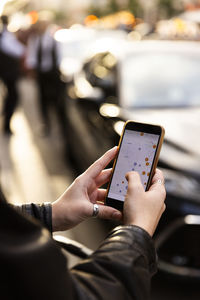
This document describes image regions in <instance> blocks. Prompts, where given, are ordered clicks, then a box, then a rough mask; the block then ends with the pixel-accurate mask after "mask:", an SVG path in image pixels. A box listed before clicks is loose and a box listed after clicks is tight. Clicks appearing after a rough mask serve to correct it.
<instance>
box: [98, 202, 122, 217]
mask: <svg viewBox="0 0 200 300" xmlns="http://www.w3.org/2000/svg"><path fill="white" fill-rule="evenodd" d="M98 205H99V213H98V215H97V217H98V218H100V219H111V220H116V221H120V220H121V219H122V213H121V212H120V211H119V210H117V209H115V208H112V207H110V206H105V205H103V204H98Z"/></svg>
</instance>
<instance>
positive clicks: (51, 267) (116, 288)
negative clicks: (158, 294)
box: [0, 197, 156, 300]
mask: <svg viewBox="0 0 200 300" xmlns="http://www.w3.org/2000/svg"><path fill="white" fill-rule="evenodd" d="M27 207H28V212H29V214H32V216H36V217H37V218H38V219H40V220H41V221H42V222H43V223H44V225H46V226H47V227H48V228H49V229H51V206H50V205H48V204H47V205H43V206H42V207H41V206H38V205H34V204H32V205H30V206H26V207H23V208H21V210H23V211H27ZM155 262H156V254H155V249H154V245H153V242H152V239H151V237H150V236H149V235H148V234H147V233H146V232H145V231H144V230H142V229H141V228H139V227H137V226H119V227H117V228H115V229H114V230H113V231H112V232H111V233H110V234H109V235H108V236H107V238H105V240H104V241H103V242H102V244H101V245H100V246H99V248H98V249H97V250H96V251H95V252H94V253H93V254H92V255H91V256H90V257H89V258H88V259H85V260H82V261H81V263H79V264H77V265H76V266H75V267H74V268H72V269H71V270H68V269H67V268H66V263H67V262H66V257H65V256H64V255H63V253H62V251H61V249H60V247H59V246H58V245H57V244H56V243H55V242H54V241H53V239H52V237H51V234H50V233H49V231H48V230H47V229H45V228H44V227H43V226H42V225H41V223H39V222H37V221H35V220H31V219H30V217H26V216H24V215H23V214H21V213H19V212H18V211H16V209H13V208H12V207H11V206H10V205H8V204H7V203H6V201H4V199H3V197H1V198H0V274H1V275H0V298H1V299H2V300H8V299H9V300H11V299H15V300H16V299H20V300H24V299H27V300H31V299H34V300H64V299H69V300H71V299H73V300H76V299H77V300H78V299H79V300H86V299H87V300H93V299H94V300H97V299H98V300H107V299H108V300H111V299H113V300H123V299H124V300H129V299H138V300H139V299H140V300H147V299H149V295H150V280H151V276H152V274H153V273H154V272H155V270H156V264H155Z"/></svg>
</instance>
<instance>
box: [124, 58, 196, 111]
mask: <svg viewBox="0 0 200 300" xmlns="http://www.w3.org/2000/svg"><path fill="white" fill-rule="evenodd" d="M199 95H200V56H197V55H189V54H186V53H156V54H154V53H149V54H137V55H136V54H135V55H131V56H127V57H126V58H125V59H124V60H123V62H122V63H121V68H120V105H121V106H123V107H127V108H131V107H184V106H196V105H199V104H200V96H199Z"/></svg>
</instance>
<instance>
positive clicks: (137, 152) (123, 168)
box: [105, 121, 165, 210]
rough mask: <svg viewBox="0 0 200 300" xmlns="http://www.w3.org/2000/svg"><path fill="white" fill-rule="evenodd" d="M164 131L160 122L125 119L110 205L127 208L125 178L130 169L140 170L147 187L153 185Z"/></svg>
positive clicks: (146, 188)
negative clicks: (158, 123)
mask: <svg viewBox="0 0 200 300" xmlns="http://www.w3.org/2000/svg"><path fill="white" fill-rule="evenodd" d="M164 133H165V131H164V128H163V127H162V126H159V125H153V124H146V123H138V122H135V121H127V122H126V123H125V125H124V128H123V132H122V135H121V138H120V141H119V146H118V148H119V150H118V155H117V158H116V159H115V161H114V165H113V170H112V176H111V179H110V182H109V185H108V189H107V194H106V199H105V203H106V205H108V206H112V207H115V208H117V209H119V210H122V209H123V204H124V200H125V195H126V192H127V189H128V182H127V180H126V178H125V175H126V173H127V172H130V171H136V172H138V173H139V174H140V177H141V182H142V184H143V186H144V189H145V191H147V190H148V189H149V187H150V184H151V180H152V177H153V175H154V172H155V168H156V166H157V163H158V158H159V153H160V150H161V146H162V143H163V139H164Z"/></svg>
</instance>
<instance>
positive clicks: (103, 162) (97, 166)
mask: <svg viewBox="0 0 200 300" xmlns="http://www.w3.org/2000/svg"><path fill="white" fill-rule="evenodd" d="M117 151H118V147H117V146H115V147H113V148H112V149H110V150H108V151H107V152H106V153H105V154H104V155H103V156H101V157H100V158H99V159H98V160H97V161H95V162H94V163H93V164H92V165H91V166H90V167H89V168H88V169H87V170H86V171H85V173H86V174H87V175H88V176H90V177H91V178H93V179H94V178H96V177H97V176H98V175H99V174H100V173H101V171H102V170H103V169H105V167H106V166H107V165H108V164H109V163H110V162H111V161H112V160H113V159H114V158H115V156H116V154H117Z"/></svg>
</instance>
